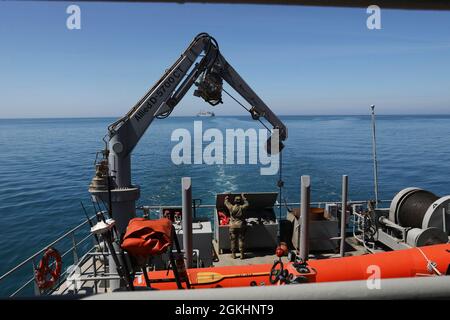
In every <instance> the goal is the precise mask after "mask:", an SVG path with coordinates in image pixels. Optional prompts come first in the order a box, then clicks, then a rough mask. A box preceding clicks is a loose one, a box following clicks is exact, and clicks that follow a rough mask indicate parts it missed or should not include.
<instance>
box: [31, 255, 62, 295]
mask: <svg viewBox="0 0 450 320" xmlns="http://www.w3.org/2000/svg"><path fill="white" fill-rule="evenodd" d="M50 258H53V260H54V263H53V262H51V261H50ZM53 264H54V267H52V266H51V265H53ZM61 269H62V260H61V255H60V254H59V252H58V250H56V249H55V248H52V247H50V248H48V249H47V250H45V252H44V255H43V256H42V259H41V261H40V262H39V266H38V267H37V269H36V270H35V274H34V275H35V280H36V283H37V285H38V287H39V289H41V290H43V289H48V288H51V287H53V286H54V285H55V283H56V281H58V279H59V276H60V275H61Z"/></svg>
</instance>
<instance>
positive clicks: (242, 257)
mask: <svg viewBox="0 0 450 320" xmlns="http://www.w3.org/2000/svg"><path fill="white" fill-rule="evenodd" d="M244 259H245V253H244V251H241V260H244Z"/></svg>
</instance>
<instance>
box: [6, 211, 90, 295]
mask: <svg viewBox="0 0 450 320" xmlns="http://www.w3.org/2000/svg"><path fill="white" fill-rule="evenodd" d="M93 218H95V216H92V217H90V218H89V219H90V220H92V219H93ZM86 224H88V220H85V221H84V222H82V223H80V224H79V225H77V226H75V227H74V228H72V229H70V230H69V231H67V232H66V233H64V234H63V235H61V236H59V237H58V238H57V239H56V240H54V241H52V242H51V243H49V244H48V245H46V246H45V247H43V248H42V249H40V250H38V251H36V252H35V253H34V254H33V255H31V256H30V257H28V258H26V259H25V260H23V261H22V262H20V263H19V264H17V265H16V266H15V267H13V268H12V269H10V270H8V271H7V272H5V273H4V274H3V275H1V276H0V282H1V281H2V280H4V279H6V278H8V277H9V276H10V275H11V274H13V273H14V272H16V271H18V270H19V269H21V268H22V267H23V266H25V265H27V264H29V263H33V264H34V259H35V258H36V257H37V256H39V255H40V254H42V253H43V252H44V251H45V250H47V248H49V247H52V246H55V245H56V244H58V243H59V242H61V241H63V240H65V239H67V238H69V237H74V235H75V233H76V232H77V231H78V230H80V229H81V228H83V227H84V226H85V225H86ZM91 236H92V234H88V235H87V236H85V237H83V238H82V239H81V240H80V241H78V242H76V243H75V245H76V246H80V245H82V244H83V243H85V242H86V241H87V240H88V239H89V238H90V237H91ZM74 250H76V249H75V247H74V246H73V245H72V247H70V248H69V249H67V250H66V251H64V252H63V253H62V255H61V258H63V257H64V256H66V255H67V254H69V253H70V252H71V251H72V252H73V251H74ZM33 281H34V277H32V278H31V279H29V280H28V281H26V282H25V283H24V284H23V285H22V286H21V287H19V288H18V289H16V291H14V292H13V293H12V294H11V295H10V296H11V297H13V296H15V295H17V294H18V293H19V292H20V291H22V290H23V289H25V288H26V287H27V286H29V285H30V284H31V283H32V282H33Z"/></svg>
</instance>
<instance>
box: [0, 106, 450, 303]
mask: <svg viewBox="0 0 450 320" xmlns="http://www.w3.org/2000/svg"><path fill="white" fill-rule="evenodd" d="M114 120H115V119H107V118H92V119H26V120H24V119H21V120H0V150H1V152H0V235H1V238H0V274H3V273H4V272H6V271H7V270H9V269H10V268H11V267H13V266H14V265H15V264H17V263H18V262H20V261H21V260H23V259H25V258H26V257H28V256H29V255H31V254H32V253H33V252H34V251H36V250H38V249H40V248H42V247H44V246H45V245H46V244H48V243H49V242H51V241H52V240H54V239H55V238H56V237H58V236H59V235H61V234H62V233H64V232H65V231H66V230H69V229H70V228H71V227H73V226H75V225H77V224H78V223H80V222H82V221H84V220H85V218H84V214H83V212H82V210H81V207H80V201H83V202H84V203H85V204H86V206H87V208H88V210H89V213H90V214H92V213H93V211H92V210H93V209H92V207H91V205H90V199H89V194H88V191H87V189H88V185H89V183H90V180H91V178H92V176H93V174H94V167H93V163H94V159H95V152H96V151H97V150H100V149H101V148H102V147H103V144H102V140H101V139H102V137H103V136H104V135H105V133H106V128H107V125H108V124H110V123H111V122H113V121H114ZM195 120H202V121H203V127H204V129H207V128H218V129H219V130H221V131H222V132H223V133H224V132H225V129H237V128H242V129H247V128H256V129H259V128H261V127H260V124H259V123H258V122H255V121H252V120H251V119H249V118H248V117H215V118H195V117H192V118H191V117H179V118H177V117H173V118H168V119H165V120H156V121H155V122H154V123H153V124H152V126H151V127H150V128H149V130H148V131H147V132H146V134H145V136H144V137H143V138H142V140H141V141H140V143H139V144H138V146H137V147H136V149H135V150H134V153H133V157H132V168H133V171H132V172H133V182H134V183H136V184H139V185H140V186H141V199H140V201H139V203H138V204H150V205H159V204H179V203H181V194H180V180H181V177H183V176H190V177H192V183H193V197H194V198H200V199H202V203H203V204H213V203H214V201H215V198H214V197H215V194H216V193H222V192H258V191H278V190H277V187H276V183H277V180H278V176H277V175H275V176H261V175H260V167H261V166H260V165H258V164H254V165H249V164H248V165H195V164H193V165H175V164H173V163H172V161H171V151H172V148H173V146H174V145H175V144H176V142H172V141H171V139H170V137H171V134H172V132H173V130H175V129H177V128H185V129H188V130H191V131H192V130H193V124H194V121H195ZM282 120H283V121H284V122H285V124H286V125H287V127H288V129H289V138H288V140H287V141H286V143H285V145H286V147H285V149H284V150H283V180H284V182H285V188H284V190H283V195H284V197H285V199H286V200H287V201H288V202H298V201H299V194H300V192H299V188H300V176H301V175H306V174H307V175H310V176H311V178H312V201H335V200H339V197H340V192H341V190H340V187H341V176H342V175H343V174H347V175H349V198H350V199H351V200H366V199H370V198H373V178H372V177H373V172H372V149H371V148H372V145H371V123H370V116H369V115H367V116H287V117H282ZM449 137H450V116H440V115H439V116H377V142H378V160H379V186H380V199H391V198H392V197H393V196H394V195H395V194H396V193H397V192H398V191H400V190H401V189H403V188H406V187H410V186H417V187H421V188H425V189H428V190H430V191H432V192H434V193H436V194H437V195H446V194H450V185H449V177H450V146H449V145H448V141H449ZM201 214H203V215H209V214H211V211H210V210H207V211H205V210H204V211H202V212H201ZM31 271H32V270H31V267H30V268H29V270H27V272H25V271H24V272H21V273H18V274H17V275H15V277H14V278H12V280H8V281H13V282H14V281H20V280H23V277H24V274H25V273H26V274H27V275H28V276H30V275H31ZM10 284H11V283H10ZM10 284H8V285H10ZM4 288H5V286H4V283H0V295H2V292H3V293H4V291H3V290H4Z"/></svg>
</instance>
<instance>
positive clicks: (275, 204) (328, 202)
mask: <svg viewBox="0 0 450 320" xmlns="http://www.w3.org/2000/svg"><path fill="white" fill-rule="evenodd" d="M391 201H392V200H378V202H382V203H383V202H384V203H387V202H391ZM335 203H336V204H340V203H341V201H340V200H338V201H315V202H311V205H324V204H335ZM347 203H348V204H350V205H352V204H364V203H367V200H355V201H348V202H347ZM286 205H287V206H294V205H300V202H287V203H278V202H276V203H274V205H273V206H274V207H277V208H278V207H283V206H286ZM178 207H179V208H181V205H149V206H140V207H138V208H137V209H140V210H142V209H143V208H145V209H150V210H159V209H161V208H178ZM215 207H216V205H215V204H200V205H196V206H195V208H215Z"/></svg>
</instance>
